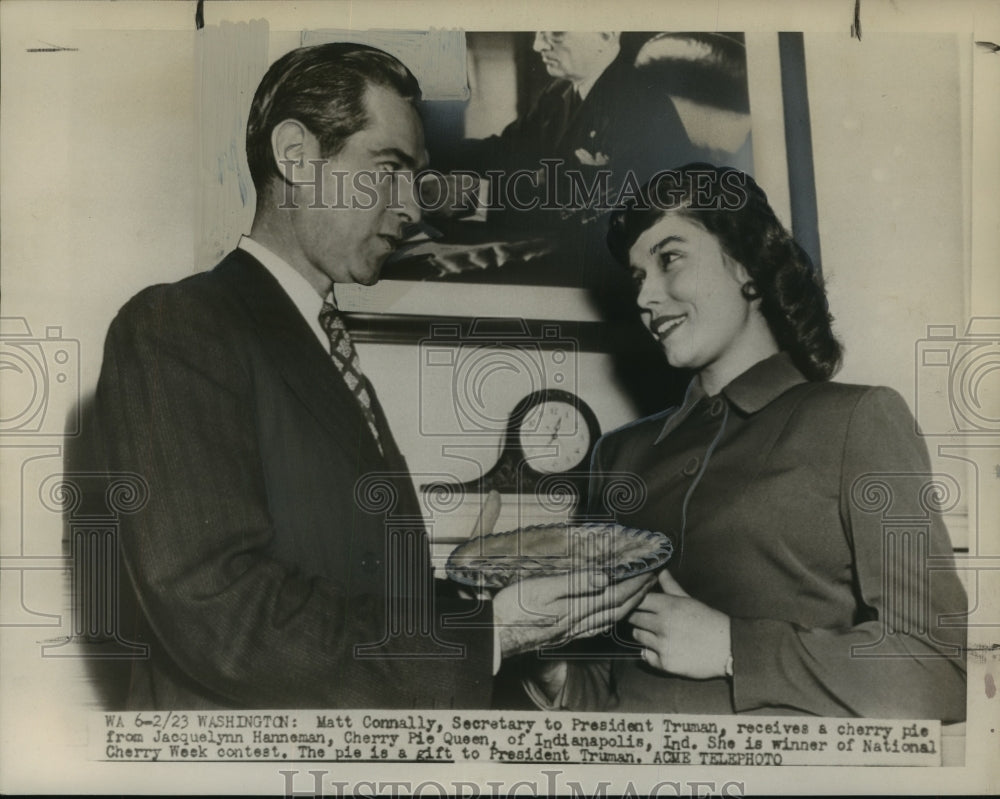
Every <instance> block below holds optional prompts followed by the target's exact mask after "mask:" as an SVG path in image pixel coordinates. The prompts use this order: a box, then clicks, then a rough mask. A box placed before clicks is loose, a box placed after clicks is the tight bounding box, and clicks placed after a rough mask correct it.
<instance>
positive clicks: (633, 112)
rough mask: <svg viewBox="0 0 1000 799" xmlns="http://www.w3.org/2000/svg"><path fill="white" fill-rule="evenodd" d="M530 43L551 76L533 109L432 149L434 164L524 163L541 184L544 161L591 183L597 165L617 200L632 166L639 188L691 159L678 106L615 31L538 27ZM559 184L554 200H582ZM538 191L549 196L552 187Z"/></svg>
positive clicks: (519, 194) (520, 195) (504, 166)
mask: <svg viewBox="0 0 1000 799" xmlns="http://www.w3.org/2000/svg"><path fill="white" fill-rule="evenodd" d="M533 49H534V51H535V52H536V53H538V55H539V56H540V57H541V59H542V63H543V64H544V66H545V70H546V72H548V74H549V75H550V76H551V77H552V81H551V82H550V83H549V84H548V85H547V86H546V87H545V88H544V89H543V90H542V92H541V93H540V94H539V96H538V97H537V99H536V100H535V101H534V103H533V104H532V106H531V108H530V109H529V110H528V111H527V112H526V113H525V114H523V115H521V116H519V117H518V118H517V119H515V120H514V121H513V122H511V123H510V124H508V125H507V126H506V127H505V128H504V129H503V131H502V132H501V133H500V134H498V135H495V136H489V137H487V138H485V139H468V140H466V141H464V142H462V143H460V144H459V145H458V146H454V147H452V146H450V147H449V148H448V149H447V150H446V151H443V152H442V153H440V155H439V154H438V153H437V152H435V153H434V160H435V165H439V162H440V164H443V165H446V166H448V167H449V168H452V169H473V170H475V171H477V172H479V173H480V174H485V173H486V172H487V171H488V170H504V171H507V172H513V171H514V170H518V169H526V170H531V171H535V172H537V174H538V176H539V182H540V183H542V184H544V182H545V181H547V180H548V178H549V177H550V176H551V174H552V172H551V171H549V170H551V167H550V168H549V170H547V169H546V167H545V165H543V164H542V160H543V159H558V160H559V161H560V162H561V168H562V169H564V170H576V171H578V172H579V173H580V175H581V180H582V181H583V184H584V185H585V186H588V187H589V186H590V185H592V184H593V182H594V179H595V175H597V174H598V170H603V171H604V172H606V173H609V174H610V180H609V188H610V192H611V199H612V200H613V199H614V194H615V193H616V192H617V191H618V190H619V189H620V188H621V186H622V185H623V183H624V182H625V180H626V174H627V172H629V171H632V172H633V174H634V180H635V181H636V183H635V188H638V187H639V186H641V185H642V184H643V183H644V182H645V180H646V179H647V178H648V177H649V176H650V175H651V174H653V173H654V172H656V171H658V170H661V169H664V168H667V167H670V166H677V165H680V164H682V163H687V162H688V161H691V160H693V158H694V156H695V155H696V154H697V150H696V149H695V148H694V146H693V145H692V144H691V141H690V139H689V137H688V135H687V132H686V131H685V129H684V125H683V124H682V122H681V119H680V117H679V116H678V114H677V110H676V108H674V105H673V103H672V102H671V101H670V99H669V98H667V97H665V96H663V94H662V93H660V92H657V91H656V89H657V87H656V86H653V85H649V84H648V83H647V82H646V81H644V80H643V79H642V76H641V74H640V73H638V72H637V71H636V69H635V66H634V64H633V59H634V52H633V51H632V49H631V48H627V49H623V48H622V47H621V44H620V35H619V34H618V33H617V32H613V31H586V32H583V31H538V32H536V33H535V39H534V44H533ZM527 183H528V181H527V180H525V179H519V180H518V186H517V187H516V191H515V190H514V189H513V188H512V189H511V190H510V191H504V192H503V195H504V196H503V197H501V198H499V199H498V198H493V201H494V203H495V204H497V203H500V204H505V205H507V206H510V205H512V204H513V205H517V204H518V201H519V200H520V201H526V200H527V198H528V196H529V194H528V192H527V188H526V187H527ZM540 188H541V189H544V188H545V187H544V185H542V186H540ZM560 190H561V192H562V194H561V196H560V197H558V198H557V202H556V203H553V204H560V205H564V206H566V205H568V206H570V209H571V210H572V208H573V206H574V205H576V206H580V205H583V203H582V202H577V203H574V200H575V199H576V200H582V199H583V196H582V194H581V193H579V192H578V195H579V196H577V197H573V196H572V195H570V194H568V193H567V191H566V187H565V186H561V187H560ZM541 194H542V196H544V197H548V198H549V199H551V198H552V194H551V192H550V193H549V194H548V195H546V194H545V192H544V191H542V192H541ZM507 195H510V197H508V196H507ZM601 199H605V200H606V199H608V198H607V197H602V198H601ZM508 200H513V201H514V202H513V203H511V202H508Z"/></svg>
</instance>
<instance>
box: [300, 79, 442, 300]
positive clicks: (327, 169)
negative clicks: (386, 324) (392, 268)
mask: <svg viewBox="0 0 1000 799" xmlns="http://www.w3.org/2000/svg"><path fill="white" fill-rule="evenodd" d="M365 103H366V106H367V109H368V118H369V119H368V125H367V126H366V127H365V128H363V129H362V130H359V131H358V132H357V133H354V134H353V135H351V136H350V137H348V139H347V140H346V142H345V144H344V147H343V148H342V149H341V151H340V152H339V153H337V154H336V155H333V156H329V157H328V158H326V159H325V163H323V164H322V165H317V174H318V170H319V169H320V168H322V170H323V176H322V191H323V205H324V206H325V207H323V208H310V207H309V205H311V204H313V199H312V197H313V195H312V188H311V187H308V186H306V187H300V189H299V191H298V194H297V196H298V199H297V202H298V203H299V205H300V209H299V210H298V211H296V213H295V214H294V221H293V225H294V227H295V233H296V238H297V241H298V245H299V248H300V250H301V253H302V255H303V256H304V258H305V261H306V262H307V264H308V267H307V268H311V270H314V273H313V274H312V275H311V276H310V275H307V277H309V278H310V282H313V284H314V285H318V284H317V281H318V282H319V284H323V283H324V282H329V281H333V282H334V283H361V284H363V285H371V284H372V283H375V282H377V281H378V277H379V272H380V271H381V269H382V264H383V263H384V262H385V260H386V258H388V257H389V255H390V253H392V252H393V250H395V249H396V247H397V246H398V245H399V242H400V239H401V237H402V233H403V227H404V225H406V224H409V223H411V222H417V221H419V219H420V208H419V206H418V205H417V203H416V201H415V199H414V195H413V192H412V182H413V181H412V177H413V171H414V170H415V169H419V168H421V167H422V166H424V165H425V164H426V160H427V157H426V152H425V149H424V132H423V127H422V126H421V123H420V118H419V117H418V116H417V113H416V110H415V109H414V108H413V106H412V105H411V104H410V102H409V101H407V100H405V99H404V98H402V97H401V96H400V95H399V94H397V93H396V92H395V91H393V90H392V89H387V88H384V87H382V86H369V87H368V90H367V93H366V95H365Z"/></svg>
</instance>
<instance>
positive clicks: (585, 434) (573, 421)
mask: <svg viewBox="0 0 1000 799" xmlns="http://www.w3.org/2000/svg"><path fill="white" fill-rule="evenodd" d="M518 442H519V443H520V445H521V449H522V451H523V454H524V458H525V460H526V461H527V463H528V465H529V466H530V467H531V468H532V469H534V470H535V471H536V472H541V473H542V474H551V473H553V472H567V471H569V470H570V469H574V468H576V467H577V466H580V465H581V464H582V463H583V461H584V459H585V458H586V457H587V453H588V452H589V451H590V445H591V443H592V441H591V434H590V426H589V425H588V424H587V421H586V419H585V418H584V416H583V414H582V413H581V412H580V411H579V409H578V408H576V407H575V406H574V405H572V404H570V403H569V402H564V401H562V400H553V399H548V400H542V401H540V402H539V403H538V404H537V405H534V406H533V407H532V408H531V409H530V410H529V411H528V412H527V413H526V414H525V416H524V420H523V422H522V424H521V425H520V429H519V431H518Z"/></svg>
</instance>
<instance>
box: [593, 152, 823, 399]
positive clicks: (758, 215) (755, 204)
mask: <svg viewBox="0 0 1000 799" xmlns="http://www.w3.org/2000/svg"><path fill="white" fill-rule="evenodd" d="M666 213H675V214H677V215H678V216H681V217H683V218H685V219H688V220H691V221H693V222H696V223H697V224H699V225H700V226H701V227H703V228H704V229H705V230H707V231H708V232H709V233H711V234H712V235H713V236H715V238H716V239H717V240H718V242H719V244H720V245H721V247H722V249H723V251H724V252H725V253H727V254H728V255H729V256H730V257H731V258H733V259H734V260H735V261H738V262H739V263H740V264H742V265H743V267H744V268H745V269H746V270H747V272H748V274H749V275H750V282H749V283H747V284H746V285H744V286H743V296H744V297H746V299H747V300H754V299H758V298H759V299H760V311H761V313H762V314H763V316H764V319H765V320H767V324H768V327H770V329H771V333H772V334H773V335H774V338H775V340H776V341H777V343H778V346H779V347H780V348H781V349H782V350H784V351H785V352H787V353H788V354H789V355H790V356H791V358H792V361H793V362H794V363H795V365H796V366H797V367H798V368H799V370H800V371H801V372H802V374H804V375H805V376H806V377H807V378H808V379H809V380H829V379H830V378H831V377H832V376H833V375H834V374H835V373H836V371H837V370H838V369H839V368H840V361H841V356H842V350H841V345H840V342H839V341H837V339H836V337H835V336H834V335H833V330H832V328H831V322H832V321H833V317H832V316H831V315H830V311H829V304H828V303H827V299H826V292H825V290H824V288H823V279H822V278H821V277H820V275H819V273H818V272H817V270H816V269H815V267H814V266H813V263H812V261H811V259H810V258H809V256H808V255H807V254H806V252H805V250H803V249H802V248H801V247H800V246H799V245H798V244H797V243H796V242H795V240H794V239H793V238H792V237H791V235H789V233H788V231H787V230H785V228H784V227H783V226H782V224H781V222H779V221H778V218H777V217H776V216H775V213H774V211H773V210H772V209H771V206H770V205H769V204H768V202H767V195H766V194H764V192H763V190H762V189H761V188H760V186H758V185H757V184H756V183H755V182H754V180H753V178H751V177H750V176H749V175H747V174H745V173H744V172H741V171H739V170H738V169H733V168H732V167H717V166H713V165H712V164H701V163H697V164H687V165H686V166H683V167H680V168H679V169H671V170H665V171H663V172H660V173H657V175H654V176H653V178H652V179H651V180H650V181H649V183H647V184H646V185H645V186H643V187H642V189H641V190H640V192H639V197H638V198H637V199H636V200H632V201H630V202H629V203H628V204H627V205H626V207H625V208H624V209H620V210H617V211H615V212H614V213H613V214H612V215H611V221H610V229H609V230H608V247H609V248H610V249H611V252H612V254H613V255H614V256H615V258H616V259H617V260H618V261H619V262H620V263H621V264H623V265H625V266H628V265H629V258H628V253H629V250H630V249H631V247H632V245H633V244H635V242H636V240H637V239H638V238H639V236H640V235H642V232H643V231H645V230H647V229H648V228H650V227H652V225H653V224H655V223H656V222H657V221H658V220H659V219H660V218H662V217H663V215H664V214H666Z"/></svg>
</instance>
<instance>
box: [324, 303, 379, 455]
mask: <svg viewBox="0 0 1000 799" xmlns="http://www.w3.org/2000/svg"><path fill="white" fill-rule="evenodd" d="M319 324H320V327H322V328H323V330H324V331H325V332H326V335H327V338H329V339H330V357H331V360H333V363H334V365H335V366H336V367H337V371H339V372H340V374H341V376H342V377H343V378H344V382H345V383H347V387H348V388H349V389H350V390H351V393H352V394H354V397H355V399H357V401H358V405H360V406H361V413H362V414H363V415H364V417H365V421H366V422H368V427H369V428H370V429H371V431H372V435H373V436H375V443H376V444H378V451H379V452H380V453H382V454H383V455H384V454H385V453H384V452H383V451H382V441H381V440H380V439H379V435H378V427H376V425H375V414H374V413H373V412H372V398H371V394H370V393H369V392H368V380H367V379H366V378H365V375H364V372H362V371H361V361H360V359H359V358H358V352H357V350H355V349H354V343H353V342H352V341H351V336H350V334H349V333H348V332H347V328H346V327H345V326H344V318H343V316H341V314H340V311H339V310H338V309H337V304H336V301H335V300H334V297H333V292H332V291H331V292H330V293H329V294H328V295H327V296H326V299H324V300H323V308H322V310H320V312H319Z"/></svg>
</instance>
